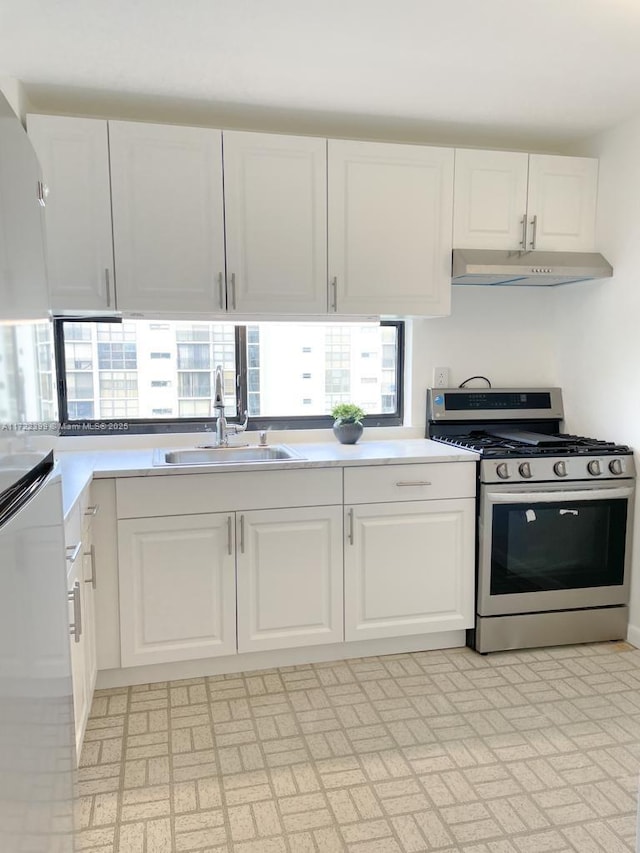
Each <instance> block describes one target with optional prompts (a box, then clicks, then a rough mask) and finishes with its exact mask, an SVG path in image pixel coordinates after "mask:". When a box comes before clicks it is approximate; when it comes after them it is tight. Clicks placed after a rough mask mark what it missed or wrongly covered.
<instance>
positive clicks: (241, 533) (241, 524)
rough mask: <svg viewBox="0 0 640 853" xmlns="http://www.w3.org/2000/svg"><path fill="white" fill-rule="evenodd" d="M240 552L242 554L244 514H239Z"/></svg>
mask: <svg viewBox="0 0 640 853" xmlns="http://www.w3.org/2000/svg"><path fill="white" fill-rule="evenodd" d="M240 553H241V554H244V514H242V515H241V516H240Z"/></svg>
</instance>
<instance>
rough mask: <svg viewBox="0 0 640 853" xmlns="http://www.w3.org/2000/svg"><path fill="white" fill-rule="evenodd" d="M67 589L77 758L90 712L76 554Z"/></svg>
mask: <svg viewBox="0 0 640 853" xmlns="http://www.w3.org/2000/svg"><path fill="white" fill-rule="evenodd" d="M67 589H68V591H69V625H70V631H71V680H72V684H73V719H74V725H75V735H76V760H77V762H78V763H79V762H80V752H81V750H82V741H83V739H84V730H85V727H86V721H87V718H88V716H89V710H90V704H91V697H90V696H89V694H88V692H87V678H86V669H87V644H86V639H85V636H83V635H84V617H85V612H84V607H83V603H84V583H83V573H82V559H81V558H80V556H78V557H77V558H76V559H75V560H74V561H73V562H72V564H71V570H70V571H69V572H68V574H67Z"/></svg>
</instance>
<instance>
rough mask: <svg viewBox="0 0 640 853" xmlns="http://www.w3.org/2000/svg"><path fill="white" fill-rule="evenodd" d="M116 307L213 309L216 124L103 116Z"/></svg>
mask: <svg viewBox="0 0 640 853" xmlns="http://www.w3.org/2000/svg"><path fill="white" fill-rule="evenodd" d="M109 144H110V152H111V192H112V203H113V238H114V251H115V262H116V281H117V285H118V308H120V309H121V310H123V311H129V310H133V311H141V312H144V311H152V312H154V311H173V312H178V313H180V312H183V313H189V312H193V311H219V310H221V309H223V308H224V296H223V292H222V285H223V281H222V274H223V271H224V237H223V234H224V232H223V211H222V142H221V134H220V131H219V130H208V129H205V128H193V127H173V126H169V125H155V124H138V123H136V122H120V121H112V122H109Z"/></svg>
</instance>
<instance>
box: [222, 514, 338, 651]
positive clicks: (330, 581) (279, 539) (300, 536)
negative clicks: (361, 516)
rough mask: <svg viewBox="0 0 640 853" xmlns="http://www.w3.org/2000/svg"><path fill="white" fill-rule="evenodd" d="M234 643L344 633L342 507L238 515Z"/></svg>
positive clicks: (331, 638)
mask: <svg viewBox="0 0 640 853" xmlns="http://www.w3.org/2000/svg"><path fill="white" fill-rule="evenodd" d="M238 527H239V530H238V542H239V546H238V651H240V652H249V651H258V650H259V649H285V648H292V647H295V646H310V645H317V644H320V643H336V642H341V641H342V640H343V627H342V601H343V598H342V580H343V576H342V508H341V507H336V506H333V507H309V508H306V509H290V510H265V511H256V512H247V513H242V514H240V515H239V516H238Z"/></svg>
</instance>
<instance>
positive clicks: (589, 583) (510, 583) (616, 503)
mask: <svg viewBox="0 0 640 853" xmlns="http://www.w3.org/2000/svg"><path fill="white" fill-rule="evenodd" d="M633 498H634V482H633V481H632V480H627V481H624V483H623V482H622V481H615V482H611V484H608V483H603V482H601V483H598V484H597V486H596V485H595V484H593V483H592V482H588V483H580V482H577V483H562V484H560V483H544V484H541V485H540V488H539V489H537V490H535V491H533V490H532V488H531V486H528V485H520V484H518V485H513V486H502V485H497V484H494V485H482V487H481V489H480V518H479V534H478V535H479V548H478V559H479V563H478V607H477V609H478V613H479V615H481V616H496V615H501V614H509V613H535V612H541V611H549V610H565V609H573V608H581V607H605V606H609V605H616V604H625V603H626V602H627V601H628V600H629V571H630V558H631V527H632V525H631V519H632V512H633Z"/></svg>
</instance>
